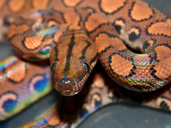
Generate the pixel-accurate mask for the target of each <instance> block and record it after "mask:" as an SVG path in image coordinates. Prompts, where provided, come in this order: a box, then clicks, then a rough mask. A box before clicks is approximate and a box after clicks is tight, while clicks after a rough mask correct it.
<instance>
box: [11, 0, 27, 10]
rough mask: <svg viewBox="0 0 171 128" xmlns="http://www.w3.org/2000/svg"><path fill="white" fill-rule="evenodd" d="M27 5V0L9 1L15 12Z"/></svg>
mask: <svg viewBox="0 0 171 128" xmlns="http://www.w3.org/2000/svg"><path fill="white" fill-rule="evenodd" d="M24 5H25V0H17V1H16V0H10V1H9V2H8V6H9V8H10V9H11V11H13V12H18V11H21V10H22V9H23V6H24Z"/></svg>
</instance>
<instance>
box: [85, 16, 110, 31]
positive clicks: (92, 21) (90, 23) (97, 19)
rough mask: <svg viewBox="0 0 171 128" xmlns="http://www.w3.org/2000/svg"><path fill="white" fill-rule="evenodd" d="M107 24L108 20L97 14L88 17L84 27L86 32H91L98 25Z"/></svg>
mask: <svg viewBox="0 0 171 128" xmlns="http://www.w3.org/2000/svg"><path fill="white" fill-rule="evenodd" d="M103 23H108V20H106V19H105V18H104V17H103V16H101V15H98V14H92V15H91V16H89V17H88V20H87V22H86V23H85V27H86V29H87V30H88V31H93V30H94V29H95V28H96V27H98V26H99V25H100V24H103Z"/></svg>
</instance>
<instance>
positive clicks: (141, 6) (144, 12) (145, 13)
mask: <svg viewBox="0 0 171 128" xmlns="http://www.w3.org/2000/svg"><path fill="white" fill-rule="evenodd" d="M152 15H153V11H152V9H151V8H150V7H149V6H148V4H147V3H145V2H142V1H141V2H137V3H135V4H134V6H133V8H132V10H131V17H132V18H133V19H134V20H137V21H141V20H145V19H148V18H150V17H151V16H152Z"/></svg>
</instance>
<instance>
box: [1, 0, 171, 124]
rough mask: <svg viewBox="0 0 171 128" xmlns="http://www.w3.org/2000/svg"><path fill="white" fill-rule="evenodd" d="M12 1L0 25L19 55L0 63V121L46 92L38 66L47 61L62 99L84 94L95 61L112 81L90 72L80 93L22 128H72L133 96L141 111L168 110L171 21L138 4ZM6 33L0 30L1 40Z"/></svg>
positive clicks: (45, 76)
mask: <svg viewBox="0 0 171 128" xmlns="http://www.w3.org/2000/svg"><path fill="white" fill-rule="evenodd" d="M16 1H17V2H16ZM16 1H15V0H11V1H5V0H2V1H1V2H0V8H1V10H2V12H4V13H1V15H0V21H1V22H2V23H6V24H7V26H8V25H9V24H11V25H10V27H9V32H8V38H9V41H10V43H11V44H12V46H13V48H14V49H15V50H16V52H17V53H18V55H17V56H11V57H9V58H7V59H5V60H3V61H1V62H0V76H1V81H0V119H1V120H5V119H7V118H9V117H11V116H13V115H15V114H16V113H18V112H20V111H21V110H23V109H24V108H25V107H27V106H29V105H30V104H32V103H33V102H35V101H36V100H38V99H40V98H41V97H42V96H44V95H45V94H47V93H49V92H50V91H51V90H52V86H51V85H52V83H51V79H52V76H51V72H50V67H49V66H48V65H49V63H48V62H45V61H44V59H47V58H49V56H50V63H51V70H52V75H53V85H54V88H55V89H56V90H57V91H58V92H59V93H61V94H63V95H75V94H77V93H79V92H80V91H81V90H82V88H83V85H84V84H85V81H86V79H87V78H88V76H89V74H90V72H91V70H92V69H93V67H94V66H95V63H96V61H97V58H98V56H97V55H99V60H100V62H101V64H102V65H103V67H104V68H105V70H106V72H107V74H108V75H109V76H110V77H111V79H113V80H114V81H115V82H113V81H112V80H111V79H109V78H108V77H107V75H104V72H105V71H104V70H103V69H102V67H99V68H96V70H94V72H93V74H92V75H91V77H90V78H89V81H88V82H87V83H86V84H85V87H84V89H83V90H82V91H81V93H80V94H78V95H77V96H75V97H65V98H64V99H63V100H62V101H61V103H59V104H58V107H56V106H54V108H52V109H51V110H50V111H49V112H48V113H46V114H45V115H44V116H42V117H41V118H40V119H38V120H36V121H35V122H32V123H30V124H27V125H25V126H23V127H76V126H77V125H78V124H79V123H80V122H81V121H83V120H84V119H85V118H86V117H87V116H88V115H89V114H90V113H92V112H93V111H95V110H96V109H98V108H99V107H101V106H104V105H107V104H109V103H113V102H119V101H123V100H131V101H132V100H133V101H136V98H137V97H140V98H142V99H143V100H142V101H141V103H142V104H144V105H147V106H150V107H153V108H161V109H165V110H171V93H170V86H169V85H168V86H165V85H167V84H169V82H170V80H171V77H170V74H171V70H170V69H171V68H170V50H171V49H170V43H169V42H170V25H171V22H170V19H169V18H167V17H166V16H165V15H164V14H162V13H161V12H160V11H158V10H157V9H155V8H153V7H150V6H149V5H148V4H147V3H145V2H143V1H140V0H120V1H116V0H114V1H111V0H107V1H106V0H94V1H91V4H90V0H74V1H72V2H71V1H69V0H57V1H55V0H51V1H48V0H43V1H41V2H40V1H38V0H30V1H29V0H28V1H24V0H16ZM16 3H17V4H16ZM54 5H58V6H54ZM113 5H116V6H113ZM47 7H48V8H47ZM32 9H36V10H33V11H29V12H28V10H32ZM37 9H38V10H37ZM23 12H24V13H23ZM21 13H22V14H21ZM73 17H74V18H73ZM14 19H15V20H14ZM6 32H7V30H6V28H5V27H3V29H2V34H1V37H0V39H1V40H4V39H3V33H6ZM113 42H114V43H113ZM96 49H97V50H96ZM96 51H97V52H96ZM50 54H51V55H50ZM20 57H21V58H20ZM42 59H43V60H42ZM26 60H27V61H26ZM39 61H40V62H39ZM116 83H117V84H119V85H122V86H123V87H124V88H122V87H118V86H117V85H116ZM125 88H127V89H129V90H127V89H125ZM130 90H133V91H130ZM156 90H157V91H156ZM136 91H137V92H136ZM144 91H145V92H146V93H143V92H144ZM151 91H154V92H151ZM135 97H136V98H135ZM76 111H77V113H79V114H77V115H75V116H76V117H75V118H74V119H75V120H73V119H72V117H71V115H73V114H74V112H76ZM71 112H72V114H70V113H71ZM40 122H41V123H40Z"/></svg>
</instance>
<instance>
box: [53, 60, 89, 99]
mask: <svg viewBox="0 0 171 128" xmlns="http://www.w3.org/2000/svg"><path fill="white" fill-rule="evenodd" d="M59 65H60V66H59ZM51 68H52V71H53V82H54V83H53V85H54V88H55V89H56V90H57V91H58V92H59V93H60V94H62V95H64V96H72V95H75V94H77V93H79V92H80V91H81V90H82V88H83V86H84V84H85V82H86V80H87V78H88V76H89V74H90V71H91V67H90V64H89V63H88V62H87V61H86V60H82V61H81V60H75V61H74V58H73V60H70V64H69V62H66V64H63V63H60V62H59V63H58V62H57V63H55V65H52V67H51ZM62 69H64V70H63V71H62Z"/></svg>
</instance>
